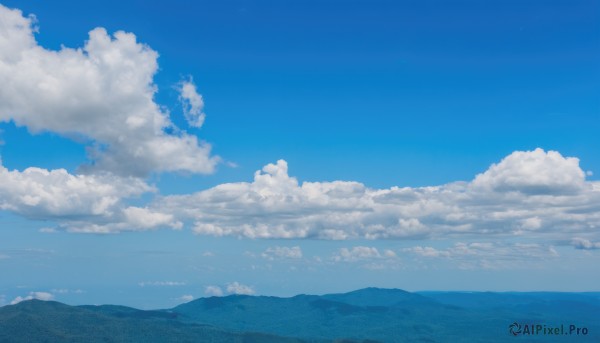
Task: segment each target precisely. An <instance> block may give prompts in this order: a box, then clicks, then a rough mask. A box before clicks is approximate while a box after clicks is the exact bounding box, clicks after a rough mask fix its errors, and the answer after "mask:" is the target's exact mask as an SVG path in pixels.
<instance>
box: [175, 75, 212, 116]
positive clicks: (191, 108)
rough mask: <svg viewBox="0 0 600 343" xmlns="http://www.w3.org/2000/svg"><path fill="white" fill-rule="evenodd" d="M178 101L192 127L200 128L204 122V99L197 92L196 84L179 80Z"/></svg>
mask: <svg viewBox="0 0 600 343" xmlns="http://www.w3.org/2000/svg"><path fill="white" fill-rule="evenodd" d="M179 101H181V105H182V106H183V114H184V115H185V119H186V120H187V122H188V125H190V126H192V127H197V128H200V127H202V124H204V120H205V119H206V114H204V112H203V110H204V100H203V99H202V95H200V94H198V91H197V90H196V85H195V84H194V83H193V82H192V81H191V80H189V81H183V82H181V85H180V88H179Z"/></svg>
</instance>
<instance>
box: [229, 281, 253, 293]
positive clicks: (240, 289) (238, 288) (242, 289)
mask: <svg viewBox="0 0 600 343" xmlns="http://www.w3.org/2000/svg"><path fill="white" fill-rule="evenodd" d="M227 293H230V294H239V295H252V294H254V289H252V287H250V286H246V285H243V284H241V283H239V282H237V281H235V282H232V283H229V284H227Z"/></svg>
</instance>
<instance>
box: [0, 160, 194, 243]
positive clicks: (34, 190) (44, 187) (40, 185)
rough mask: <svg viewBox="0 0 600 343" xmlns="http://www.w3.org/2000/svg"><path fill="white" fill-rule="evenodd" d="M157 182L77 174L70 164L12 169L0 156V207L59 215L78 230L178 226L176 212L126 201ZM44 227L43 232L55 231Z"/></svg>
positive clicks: (37, 215)
mask: <svg viewBox="0 0 600 343" xmlns="http://www.w3.org/2000/svg"><path fill="white" fill-rule="evenodd" d="M155 191H156V190H155V188H154V187H151V186H149V185H148V184H146V183H145V182H144V181H143V180H141V179H138V178H135V177H121V176H116V175H114V174H110V173H98V174H89V175H73V174H70V173H69V172H67V171H66V170H65V169H54V170H47V169H42V168H27V169H25V170H23V171H18V170H8V169H7V168H5V167H4V166H3V165H2V163H1V160H0V210H7V211H11V212H13V213H17V214H19V215H22V216H24V217H27V218H30V219H36V220H55V221H58V222H59V226H60V227H61V228H63V229H66V230H68V231H73V232H92V233H109V232H118V231H128V230H149V229H155V228H159V227H170V228H173V229H178V228H181V227H182V225H183V224H182V223H181V222H180V221H178V220H176V219H175V218H174V216H173V215H172V214H168V213H163V212H160V211H159V210H153V209H149V208H145V207H135V206H127V204H126V200H128V199H131V198H135V197H138V196H140V195H142V194H144V193H148V192H155ZM53 230H54V229H48V228H46V229H44V230H43V232H53Z"/></svg>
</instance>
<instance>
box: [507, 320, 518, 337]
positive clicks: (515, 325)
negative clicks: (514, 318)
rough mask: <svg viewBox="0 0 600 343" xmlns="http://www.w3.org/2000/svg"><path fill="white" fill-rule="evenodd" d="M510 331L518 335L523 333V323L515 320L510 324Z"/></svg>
mask: <svg viewBox="0 0 600 343" xmlns="http://www.w3.org/2000/svg"><path fill="white" fill-rule="evenodd" d="M508 331H509V332H510V333H511V334H512V335H513V336H517V335H519V334H520V333H521V324H519V323H517V322H514V323H512V324H510V325H509V326H508Z"/></svg>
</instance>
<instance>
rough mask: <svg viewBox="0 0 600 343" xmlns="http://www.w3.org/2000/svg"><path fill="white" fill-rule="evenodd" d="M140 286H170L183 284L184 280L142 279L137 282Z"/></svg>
mask: <svg viewBox="0 0 600 343" xmlns="http://www.w3.org/2000/svg"><path fill="white" fill-rule="evenodd" d="M138 285H139V286H140V287H146V286H155V287H172V286H185V285H186V283H185V282H179V281H142V282H138Z"/></svg>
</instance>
